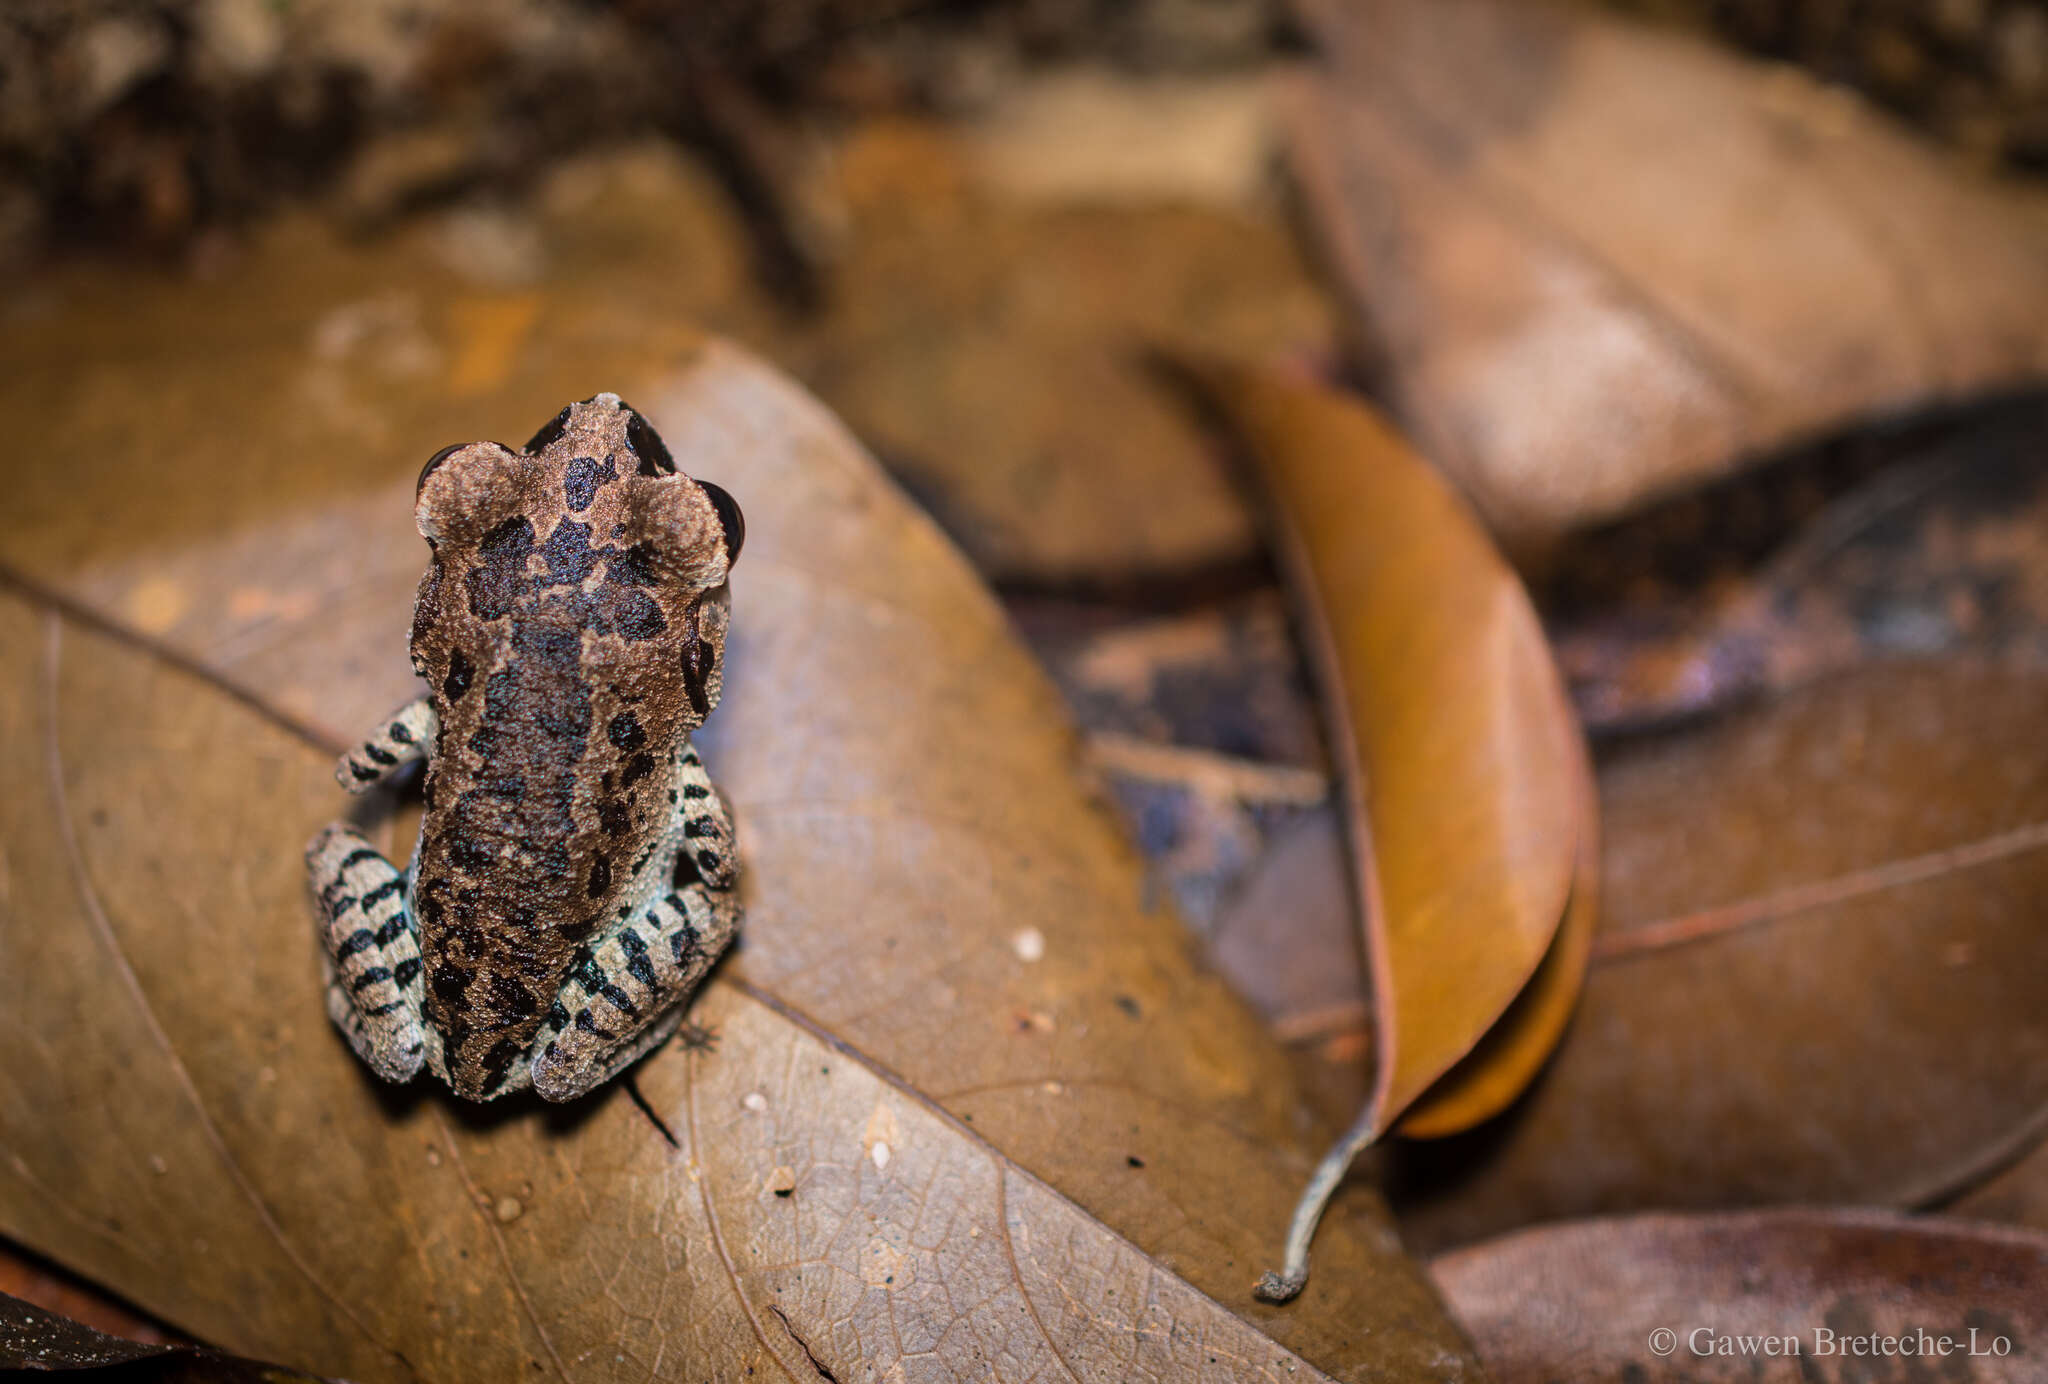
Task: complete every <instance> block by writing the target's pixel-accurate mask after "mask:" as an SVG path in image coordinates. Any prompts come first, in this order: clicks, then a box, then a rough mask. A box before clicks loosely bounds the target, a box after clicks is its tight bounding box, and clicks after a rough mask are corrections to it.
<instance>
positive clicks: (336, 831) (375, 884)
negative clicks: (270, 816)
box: [306, 823, 426, 1082]
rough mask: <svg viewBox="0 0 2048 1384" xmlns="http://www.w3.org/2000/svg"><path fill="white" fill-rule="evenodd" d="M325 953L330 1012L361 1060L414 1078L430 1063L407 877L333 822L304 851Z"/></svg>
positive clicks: (395, 1077)
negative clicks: (317, 905)
mask: <svg viewBox="0 0 2048 1384" xmlns="http://www.w3.org/2000/svg"><path fill="white" fill-rule="evenodd" d="M306 873H307V876H308V877H309V878H310V879H311V881H312V884H313V893H314V896H315V897H316V898H317V899H318V900H319V901H320V940H321V942H322V943H323V944H324V945H325V946H326V948H327V960H328V967H327V973H328V984H327V1013H328V1015H329V1017H331V1018H332V1019H333V1020H334V1024H335V1027H337V1028H339V1029H340V1030H341V1031H342V1033H343V1034H344V1035H346V1036H347V1038H348V1041H349V1046H350V1047H352V1048H354V1049H355V1050H356V1056H358V1057H360V1058H362V1059H363V1061H364V1062H365V1063H367V1064H369V1067H370V1070H372V1071H374V1072H375V1073H376V1074H377V1075H378V1076H381V1077H383V1078H384V1079H385V1080H386V1081H396V1082H405V1081H410V1080H412V1079H413V1077H414V1076H416V1075H417V1074H418V1073H419V1069H420V1065H421V1063H422V1062H424V1061H425V1058H426V1025H425V1023H424V1022H423V1020H422V1018H421V1007H420V1006H421V981H420V969H421V964H420V948H419V938H418V935H417V933H416V931H415V929H414V926H413V921H412V915H411V913H410V911H409V910H408V909H407V907H406V902H405V876H404V875H402V874H400V873H399V872H398V871H397V870H396V869H394V868H393V867H392V864H391V862H390V861H388V860H386V859H385V858H384V854H383V852H381V851H379V850H378V849H377V848H376V847H375V846H372V845H371V844H370V843H369V842H368V841H367V840H365V839H364V838H363V837H362V836H361V835H360V834H358V833H357V832H354V831H351V830H350V829H349V828H347V827H345V826H341V825H340V824H338V823H337V824H336V825H334V826H331V827H329V828H327V830H325V831H323V832H321V833H320V834H319V835H318V836H316V837H314V838H313V844H312V845H310V846H308V847H307V848H306Z"/></svg>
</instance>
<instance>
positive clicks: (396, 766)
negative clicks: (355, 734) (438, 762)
mask: <svg viewBox="0 0 2048 1384" xmlns="http://www.w3.org/2000/svg"><path fill="white" fill-rule="evenodd" d="M440 728H441V719H440V717H439V716H438V715H436V714H435V712H434V704H433V702H431V701H429V700H428V699H427V698H425V697H421V698H419V699H417V700H416V701H410V702H407V703H406V704H405V705H404V706H402V707H400V708H398V710H396V711H394V712H392V713H391V714H390V715H389V716H387V717H385V718H384V721H383V724H381V725H379V726H378V727H377V729H376V732H375V733H374V734H372V735H371V736H370V737H369V738H367V739H366V740H364V741H363V743H362V744H360V745H358V746H356V747H355V748H354V749H352V750H350V751H349V752H348V753H347V754H345V755H343V756H342V757H341V761H340V762H339V763H337V764H336V765H335V766H334V777H335V780H336V781H337V782H338V783H340V784H341V786H342V787H343V788H346V789H347V790H348V791H349V792H351V793H365V792H368V791H369V790H370V789H371V788H374V787H375V786H376V785H378V784H380V783H382V782H383V781H384V780H385V779H388V778H390V777H391V776H392V775H393V774H395V773H397V772H398V771H399V770H400V769H403V768H404V767H405V766H406V765H408V764H410V763H412V762H413V761H414V760H415V759H425V758H426V757H427V756H428V755H430V754H432V753H433V749H434V737H435V735H436V734H437V733H439V731H440Z"/></svg>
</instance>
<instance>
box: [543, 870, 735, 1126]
mask: <svg viewBox="0 0 2048 1384" xmlns="http://www.w3.org/2000/svg"><path fill="white" fill-rule="evenodd" d="M739 911H740V910H739V899H738V897H737V895H736V894H735V893H734V892H733V891H731V890H722V891H713V890H712V889H710V888H709V887H708V886H706V885H704V884H702V883H696V884H690V885H687V886H685V887H683V888H681V889H677V890H675V891H674V892H673V893H670V894H667V895H665V896H663V897H662V898H659V899H657V900H655V902H654V904H653V906H652V907H650V908H648V909H647V910H646V911H645V912H644V913H641V914H640V915H639V916H637V917H635V918H632V919H630V920H628V921H627V922H625V923H622V924H620V925H619V926H618V927H617V928H615V929H613V930H612V931H611V932H609V933H607V934H606V935H605V936H604V937H602V938H601V939H598V940H596V941H595V943H594V944H593V945H587V946H584V947H582V948H580V949H579V950H578V952H577V955H576V962H575V965H574V968H573V969H572V970H571V971H570V972H569V979H568V981H567V982H566V983H565V984H564V985H563V986H562V994H561V998H560V999H558V1000H557V1001H556V1002H555V1006H554V1008H553V1009H552V1010H551V1011H550V1012H549V1014H548V1017H547V1022H546V1023H544V1024H543V1025H542V1026H541V1030H540V1033H539V1035H538V1036H537V1038H536V1039H535V1042H534V1049H533V1051H534V1058H533V1089H534V1090H536V1091H538V1092H539V1093H540V1094H541V1095H542V1096H543V1097H545V1098H546V1099H548V1100H555V1101H561V1100H574V1099H576V1097H578V1096H580V1095H582V1094H584V1093H585V1092H586V1091H591V1090H594V1089H595V1088H597V1087H598V1086H601V1085H603V1084H604V1083H605V1082H607V1081H610V1080H611V1079H612V1078H613V1077H614V1076H617V1075H618V1074H619V1073H620V1072H622V1071H624V1070H625V1069H626V1068H627V1067H629V1066H631V1065H632V1064H633V1063H634V1062H637V1061H638V1060H639V1059H640V1058H641V1057H643V1056H645V1055H646V1054H647V1053H649V1052H651V1051H653V1050H654V1049H655V1048H656V1047H658V1046H660V1044H661V1043H663V1042H664V1041H666V1040H667V1039H668V1037H669V1035H671V1034H673V1033H674V1032H675V1031H676V1028H677V1026H678V1025H680V1024H681V1023H682V1019H683V1003H682V1002H683V1001H684V1000H686V999H688V998H689V996H690V993H691V992H692V991H694V990H695V989H696V988H697V986H698V984H699V983H700V982H701V981H702V980H703V979H704V975H705V972H707V971H709V970H710V969H711V965H712V963H713V962H715V961H717V960H718V958H719V955H720V954H721V953H722V952H724V950H725V948H726V944H727V943H729V942H731V941H732V936H733V933H734V932H735V931H737V930H738V927H739Z"/></svg>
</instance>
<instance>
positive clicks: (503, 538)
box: [412, 395, 726, 1095]
mask: <svg viewBox="0 0 2048 1384" xmlns="http://www.w3.org/2000/svg"><path fill="white" fill-rule="evenodd" d="M636 444H637V445H636ZM656 449H660V443H659V440H658V439H654V438H653V435H652V432H651V430H648V429H646V427H645V424H644V423H641V422H639V420H638V415H635V414H633V413H631V411H630V410H629V409H626V408H625V407H624V405H622V404H620V403H619V401H618V400H617V399H616V398H615V397H614V396H610V395H599V396H598V397H597V398H596V399H593V400H590V401H587V402H585V403H582V404H577V405H572V406H571V407H570V408H569V409H566V410H564V411H563V415H562V417H560V418H558V419H557V420H556V422H555V423H552V424H550V425H549V427H548V428H546V429H543V430H542V433H541V435H540V436H539V437H536V438H535V440H534V442H533V443H531V444H529V448H528V451H527V452H525V453H514V452H511V451H510V450H509V449H505V448H502V447H497V446H496V444H490V443H481V444H476V445H475V446H472V447H467V448H461V449H456V450H455V451H454V452H452V453H448V454H443V456H442V457H438V458H436V460H435V462H433V463H430V464H429V467H428V470H427V471H426V472H425V473H423V474H422V476H421V489H420V526H421V529H422V532H424V533H426V534H427V536H428V538H429V541H430V542H431V543H432V545H433V548H434V561H433V564H432V566H431V567H430V568H429V570H428V572H427V575H426V577H425V579H424V580H423V581H422V583H421V586H420V594H419V600H418V604H417V606H416V607H415V612H414V622H413V662H414V666H415V668H416V669H418V671H419V672H420V674H421V676H423V677H425V678H426V679H427V680H428V682H429V685H430V686H431V688H432V689H433V695H434V700H435V705H436V710H437V711H438V712H439V715H440V728H439V732H438V735H439V738H438V741H437V743H436V746H435V749H434V753H433V756H432V758H431V760H430V765H429V768H428V772H427V781H426V802H427V815H426V820H425V823H424V826H423V829H422V834H421V840H420V848H419V854H418V857H417V859H416V860H415V862H414V877H413V881H412V897H413V902H414V908H415V912H416V917H417V919H418V922H419V927H420V951H421V959H422V961H423V962H424V964H425V968H426V982H427V996H426V998H427V1012H428V1015H429V1017H430V1019H432V1020H433V1022H434V1024H435V1026H436V1027H437V1028H438V1029H439V1030H440V1032H441V1035H442V1039H443V1045H444V1053H445V1056H446V1060H447V1065H448V1071H449V1076H450V1079H451V1081H452V1082H453V1084H454V1085H455V1086H456V1089H457V1090H458V1091H462V1092H463V1093H464V1094H468V1095H480V1094H482V1093H484V1092H486V1091H489V1090H493V1089H495V1088H496V1087H497V1086H498V1085H499V1083H500V1082H501V1081H502V1079H503V1077H504V1075H505V1073H506V1072H507V1071H508V1070H509V1069H510V1066H511V1064H512V1063H513V1062H514V1061H515V1060H517V1059H518V1058H519V1057H520V1056H521V1055H522V1054H523V1053H524V1052H525V1050H526V1048H527V1046H528V1044H529V1043H530V1042H531V1040H532V1037H533V1034H534V1032H535V1030H536V1029H537V1028H538V1027H539V1026H540V1023H541V1022H542V1020H543V1019H544V1018H545V1017H546V1015H547V1013H548V1010H549V1009H550V1007H551V1006H552V1005H553V1004H554V1003H555V998H556V993H557V991H558V990H559V989H560V986H561V983H562V980H563V977H564V975H565V974H566V972H567V971H568V969H569V968H570V966H571V965H572V964H573V962H574V959H575V956H576V951H577V948H578V947H580V946H581V945H583V944H584V943H585V942H586V941H587V940H588V939H590V938H591V937H592V936H593V935H594V934H596V933H597V932H598V931H599V929H601V928H603V927H605V926H606V925H607V924H609V923H613V922H616V921H617V920H619V919H621V918H623V917H627V916H630V915H631V914H632V913H634V912H637V911H638V910H639V909H640V908H642V907H644V906H645V905H646V904H647V903H648V902H649V901H650V900H651V899H652V898H653V897H655V896H656V895H657V894H659V893H662V892H665V891H666V890H667V889H668V887H669V883H670V881H669V878H668V874H669V870H670V868H671V865H672V862H673V854H674V847H675V843H674V842H673V841H672V840H670V839H669V823H670V810H669V809H670V804H669V802H668V793H669V789H670V782H671V776H672V772H673V765H674V761H675V758H676V756H678V755H679V754H680V753H681V751H682V749H683V747H684V745H685V743H686V741H687V738H688V735H689V732H690V731H691V730H693V729H695V728H696V726H697V725H699V724H701V723H702V721H703V718H704V715H705V714H706V713H707V712H708V710H709V709H710V706H711V705H713V704H715V702H716V700H717V697H718V691H719V689H718V686H717V680H718V662H717V659H716V658H715V657H712V656H711V654H712V653H715V649H716V647H717V646H718V645H719V644H721V643H722V641H723V635H724V628H725V620H726V596H725V586H724V557H723V553H722V546H721V545H722V537H721V534H720V532H719V515H718V514H717V513H716V512H715V511H714V510H713V508H712V506H711V505H710V503H709V502H708V501H707V500H705V499H704V498H703V494H702V492H700V491H699V490H698V488H697V487H696V486H695V485H693V484H692V483H691V482H690V480H689V478H688V477H685V476H680V475H678V474H676V473H675V471H674V468H673V465H672V464H671V463H668V461H667V454H666V451H665V450H659V451H658V454H657V455H656V456H653V457H649V456H648V455H646V453H648V452H650V451H656Z"/></svg>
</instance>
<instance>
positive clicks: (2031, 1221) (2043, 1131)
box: [1941, 1106, 2048, 1231]
mask: <svg viewBox="0 0 2048 1384" xmlns="http://www.w3.org/2000/svg"><path fill="white" fill-rule="evenodd" d="M2044 1136H2048V1106H2043V1107H2042V1108H2041V1110H2040V1111H2038V1112H2037V1113H2036V1115H2035V1118H2034V1120H2033V1122H2032V1123H2031V1124H2030V1125H2028V1126H2026V1127H2024V1128H2023V1129H2022V1130H2021V1131H2020V1132H2019V1136H2018V1137H2017V1138H2015V1139H2014V1140H2013V1141H2012V1144H2013V1148H2014V1152H2015V1155H2016V1156H2015V1157H2014V1159H2013V1161H2012V1162H2011V1163H2010V1164H2008V1165H2007V1166H2005V1167H2003V1168H2000V1169H1998V1170H1997V1171H1996V1172H1994V1173H1992V1174H1991V1175H1990V1176H1989V1177H1987V1178H1985V1179H1984V1180H1983V1181H1982V1182H1979V1183H1977V1184H1976V1185H1975V1186H1973V1187H1971V1188H1970V1189H1969V1190H1968V1191H1966V1192H1964V1193H1963V1194H1962V1195H1961V1196H1959V1197H1956V1198H1955V1199H1954V1200H1952V1201H1950V1202H1948V1203H1946V1204H1945V1205H1944V1206H1943V1207H1942V1208H1941V1209H1942V1210H1944V1211H1946V1212H1948V1213H1950V1214H1951V1215H1956V1216H1967V1217H1969V1218H1970V1219H1972V1220H1979V1221H2002V1222H2004V1223H2005V1224H2007V1225H2021V1226H2027V1227H2030V1228H2032V1229H2034V1230H2044V1231H2048V1138H2044Z"/></svg>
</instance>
